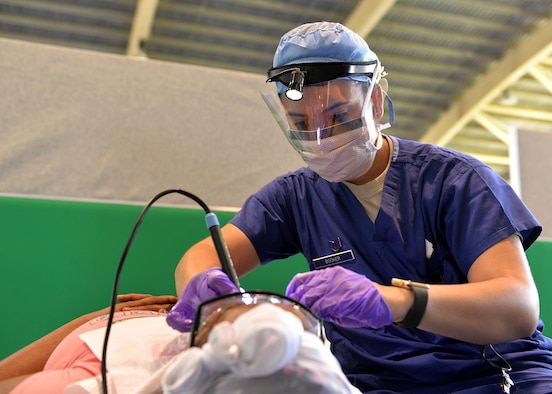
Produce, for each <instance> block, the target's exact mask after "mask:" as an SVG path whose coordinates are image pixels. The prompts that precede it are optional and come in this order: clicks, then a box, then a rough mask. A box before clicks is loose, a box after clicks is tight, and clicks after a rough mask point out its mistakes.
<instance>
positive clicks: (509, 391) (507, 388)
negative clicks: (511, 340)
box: [481, 345, 515, 394]
mask: <svg viewBox="0 0 552 394" xmlns="http://www.w3.org/2000/svg"><path fill="white" fill-rule="evenodd" d="M487 347H489V349H491V350H492V351H493V353H494V354H495V355H496V356H497V357H498V358H499V359H500V361H502V362H503V364H504V366H500V365H498V364H496V363H494V362H493V361H491V360H489V359H488V358H487V355H486V349H487ZM481 355H482V356H483V360H485V361H486V362H487V363H488V364H489V365H491V366H492V367H495V368H497V369H499V370H500V373H501V375H502V383H501V384H500V385H499V386H500V388H501V389H502V392H504V393H506V394H513V393H514V392H515V388H514V381H513V380H512V378H511V377H510V375H508V372H510V371H512V366H511V365H510V363H509V362H508V361H506V359H505V358H504V357H502V355H501V354H500V353H498V352H497V351H496V349H495V348H494V346H493V345H485V346H483V350H482V352H481Z"/></svg>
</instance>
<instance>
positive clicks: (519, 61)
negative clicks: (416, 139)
mask: <svg viewBox="0 0 552 394" xmlns="http://www.w3.org/2000/svg"><path fill="white" fill-rule="evenodd" d="M550 37H552V18H548V19H547V20H545V21H544V22H543V23H542V24H541V25H540V26H539V27H538V28H537V29H536V30H535V31H534V32H532V33H531V34H529V35H528V36H527V37H526V38H525V39H524V40H522V41H521V42H520V43H519V44H518V45H517V46H516V47H513V48H512V50H510V51H509V52H508V53H507V54H506V55H505V56H504V57H503V58H502V60H500V61H498V62H497V63H496V64H495V65H494V66H492V67H490V68H489V69H488V70H487V72H486V73H485V74H483V75H481V76H480V77H479V78H478V79H477V82H476V83H475V85H474V86H472V87H470V88H468V89H467V90H466V92H465V93H464V94H463V95H462V96H461V97H460V98H459V99H458V100H457V101H455V102H454V103H453V104H452V105H451V106H450V107H449V109H448V110H447V111H446V112H445V113H443V114H442V115H441V117H440V118H439V119H438V120H437V122H436V123H435V124H434V125H433V126H432V127H431V128H430V129H429V130H428V131H427V132H426V133H425V134H424V135H423V136H422V137H421V139H420V141H422V142H426V143H433V144H437V145H442V146H445V145H447V144H448V143H449V142H450V141H451V140H452V139H453V138H454V137H455V136H456V134H457V133H458V132H459V131H460V130H461V129H462V128H463V127H464V126H465V125H466V124H467V123H468V122H469V121H470V120H472V119H473V118H474V116H475V115H476V114H477V113H478V112H479V111H481V110H482V109H483V108H484V107H485V105H487V104H489V103H490V102H491V101H492V100H493V99H494V98H495V97H496V96H497V95H498V94H500V93H501V92H502V91H503V90H504V89H506V88H507V87H508V86H510V85H511V84H513V83H514V82H516V81H517V80H518V79H519V78H521V77H522V76H523V75H525V74H527V73H528V72H529V70H530V69H531V67H533V66H535V65H536V64H538V63H539V62H540V61H542V60H544V59H545V58H546V57H547V56H549V55H550V53H551V52H552V41H551V40H550Z"/></svg>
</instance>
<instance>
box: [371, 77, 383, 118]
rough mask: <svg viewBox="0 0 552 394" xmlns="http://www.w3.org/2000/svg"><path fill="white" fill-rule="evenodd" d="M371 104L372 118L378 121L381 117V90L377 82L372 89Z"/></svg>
mask: <svg viewBox="0 0 552 394" xmlns="http://www.w3.org/2000/svg"><path fill="white" fill-rule="evenodd" d="M372 104H373V105H372V108H373V115H374V120H376V121H378V120H380V119H381V118H382V117H383V90H382V89H381V86H380V85H379V84H376V85H375V86H374V89H373V90H372Z"/></svg>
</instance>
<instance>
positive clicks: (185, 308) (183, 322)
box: [167, 267, 239, 332]
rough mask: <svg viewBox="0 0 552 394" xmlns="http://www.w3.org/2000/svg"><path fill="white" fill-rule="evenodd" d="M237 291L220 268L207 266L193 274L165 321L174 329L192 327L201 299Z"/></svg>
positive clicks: (179, 329)
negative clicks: (207, 267)
mask: <svg viewBox="0 0 552 394" xmlns="http://www.w3.org/2000/svg"><path fill="white" fill-rule="evenodd" d="M237 291H239V289H238V288H237V287H236V285H235V284H234V283H233V282H232V281H231V280H230V278H229V277H228V275H226V274H225V273H224V272H223V271H222V269H220V268H218V267H214V268H209V269H208V270H206V271H203V272H200V273H199V274H197V275H195V276H194V277H193V278H192V279H191V280H190V282H188V285H187V286H186V288H185V289H184V291H183V292H182V294H181V295H180V297H179V298H178V301H177V302H176V305H175V306H174V307H173V308H172V309H171V310H170V311H169V313H168V314H167V323H168V324H169V326H171V327H172V328H174V329H175V330H178V331H181V332H188V331H190V330H191V329H192V323H193V321H194V317H195V313H196V309H197V307H198V306H199V304H201V303H202V302H203V301H207V300H210V299H211V298H215V297H218V296H221V295H225V294H231V293H235V292H237Z"/></svg>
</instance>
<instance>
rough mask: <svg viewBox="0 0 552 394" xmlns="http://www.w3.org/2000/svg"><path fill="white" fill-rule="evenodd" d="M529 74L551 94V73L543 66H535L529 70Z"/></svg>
mask: <svg viewBox="0 0 552 394" xmlns="http://www.w3.org/2000/svg"><path fill="white" fill-rule="evenodd" d="M529 74H531V76H532V77H533V78H535V79H536V80H537V81H539V82H540V83H541V85H542V86H544V87H545V88H546V90H548V91H549V92H550V93H551V94H552V73H549V72H548V70H547V69H546V68H545V67H541V66H535V67H533V68H532V69H531V70H530V71H529Z"/></svg>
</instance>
